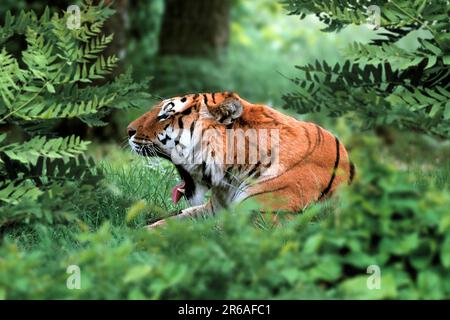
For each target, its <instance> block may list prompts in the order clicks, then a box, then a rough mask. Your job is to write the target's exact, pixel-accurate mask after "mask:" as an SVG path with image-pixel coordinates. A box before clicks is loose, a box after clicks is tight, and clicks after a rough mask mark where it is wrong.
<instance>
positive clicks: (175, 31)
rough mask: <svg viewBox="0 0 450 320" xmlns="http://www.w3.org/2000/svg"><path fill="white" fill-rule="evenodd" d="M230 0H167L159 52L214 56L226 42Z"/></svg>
mask: <svg viewBox="0 0 450 320" xmlns="http://www.w3.org/2000/svg"><path fill="white" fill-rule="evenodd" d="M230 8H231V0H193V1H186V0H166V7H165V12H164V17H163V22H162V27H161V33H160V37H159V55H160V56H166V55H180V56H189V57H195V56H215V55H217V54H218V53H219V52H220V51H222V50H223V49H225V48H226V47H227V45H228V39H229V29H230V23H229V20H230Z"/></svg>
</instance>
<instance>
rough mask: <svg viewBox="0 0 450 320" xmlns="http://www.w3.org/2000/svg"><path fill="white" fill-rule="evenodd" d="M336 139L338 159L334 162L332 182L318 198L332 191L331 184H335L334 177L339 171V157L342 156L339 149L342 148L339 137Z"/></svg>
mask: <svg viewBox="0 0 450 320" xmlns="http://www.w3.org/2000/svg"><path fill="white" fill-rule="evenodd" d="M334 139H335V140H336V161H335V162H334V168H333V174H332V175H331V179H330V182H328V185H327V187H326V188H325V189H323V191H322V192H321V193H320V196H319V199H318V200H320V199H322V198H323V197H324V196H325V195H326V194H327V193H328V192H330V189H331V185H332V184H333V181H334V178H335V177H336V171H337V168H338V166H339V158H340V153H339V149H340V144H339V140H338V138H336V137H334Z"/></svg>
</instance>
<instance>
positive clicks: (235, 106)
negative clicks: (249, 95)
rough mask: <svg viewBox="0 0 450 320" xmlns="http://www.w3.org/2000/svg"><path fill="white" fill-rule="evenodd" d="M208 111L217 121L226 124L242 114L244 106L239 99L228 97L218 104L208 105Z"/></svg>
mask: <svg viewBox="0 0 450 320" xmlns="http://www.w3.org/2000/svg"><path fill="white" fill-rule="evenodd" d="M208 111H209V113H210V114H211V115H212V116H213V117H214V118H215V119H216V120H217V122H219V123H222V124H225V125H227V124H230V123H232V122H233V121H234V120H235V119H237V118H239V117H240V116H241V115H242V112H243V111H244V107H243V106H242V104H241V102H240V101H239V99H236V98H230V99H226V100H224V101H223V102H221V103H219V104H218V105H215V106H208Z"/></svg>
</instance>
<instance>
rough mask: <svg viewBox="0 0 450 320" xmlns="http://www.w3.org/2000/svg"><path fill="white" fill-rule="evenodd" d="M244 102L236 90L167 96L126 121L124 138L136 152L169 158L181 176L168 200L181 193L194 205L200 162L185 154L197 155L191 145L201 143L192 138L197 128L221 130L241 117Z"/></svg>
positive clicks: (197, 201)
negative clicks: (129, 120)
mask: <svg viewBox="0 0 450 320" xmlns="http://www.w3.org/2000/svg"><path fill="white" fill-rule="evenodd" d="M245 105H246V101H244V100H242V99H241V98H240V97H239V96H238V95H237V94H235V93H228V92H225V93H205V94H191V95H186V96H182V97H174V98H170V99H167V100H164V101H162V102H160V103H159V104H157V105H156V106H154V107H153V108H152V109H151V110H150V111H148V112H147V113H145V114H144V115H142V116H141V117H139V118H137V119H136V120H134V121H133V122H131V123H130V124H129V125H128V128H127V131H128V137H129V139H128V141H129V144H130V146H131V148H132V150H133V151H135V152H136V153H138V154H139V155H142V156H146V157H162V158H165V159H167V160H170V161H172V162H173V163H174V164H175V165H176V167H177V169H178V172H179V174H180V176H181V179H182V182H181V183H180V184H178V185H177V186H175V187H174V189H173V190H172V200H173V201H174V202H175V203H176V202H178V201H179V199H180V198H181V197H182V196H183V195H184V196H185V197H186V198H187V200H188V201H189V202H190V203H191V204H193V205H194V204H197V203H199V202H201V201H200V199H198V200H197V199H195V193H196V189H198V188H200V187H201V186H199V185H198V183H196V182H195V181H196V180H197V179H196V169H197V168H201V166H202V165H203V166H204V164H203V162H202V161H199V162H195V159H194V161H192V160H193V159H189V160H188V159H187V157H188V156H192V155H194V157H195V156H197V155H196V154H195V152H194V151H193V149H194V148H195V147H196V146H197V145H198V144H202V141H198V140H196V138H195V137H197V136H201V134H198V131H197V130H200V131H201V132H203V130H205V129H207V128H216V129H218V130H225V128H227V127H229V126H230V125H231V126H232V125H233V124H234V123H235V120H236V119H238V118H239V117H241V115H242V113H243V112H244V107H245ZM203 170H204V168H203ZM201 174H202V173H201V172H200V173H199V175H201ZM202 178H204V177H200V179H202ZM206 184H207V182H206Z"/></svg>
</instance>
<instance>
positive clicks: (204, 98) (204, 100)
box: [203, 94, 208, 106]
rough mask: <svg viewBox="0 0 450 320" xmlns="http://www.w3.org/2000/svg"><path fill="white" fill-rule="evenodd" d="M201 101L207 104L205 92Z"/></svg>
mask: <svg viewBox="0 0 450 320" xmlns="http://www.w3.org/2000/svg"><path fill="white" fill-rule="evenodd" d="M203 102H204V103H205V105H206V106H207V105H208V97H207V96H206V94H204V95H203Z"/></svg>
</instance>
